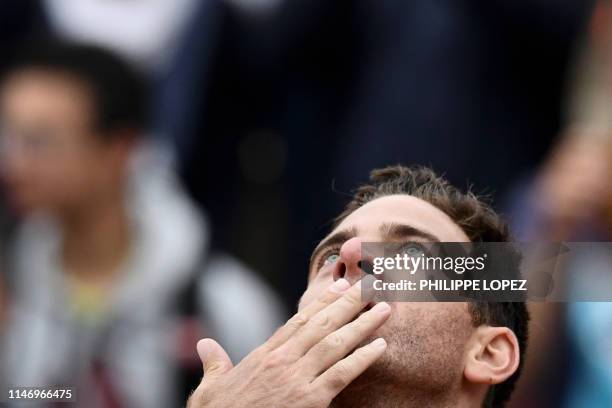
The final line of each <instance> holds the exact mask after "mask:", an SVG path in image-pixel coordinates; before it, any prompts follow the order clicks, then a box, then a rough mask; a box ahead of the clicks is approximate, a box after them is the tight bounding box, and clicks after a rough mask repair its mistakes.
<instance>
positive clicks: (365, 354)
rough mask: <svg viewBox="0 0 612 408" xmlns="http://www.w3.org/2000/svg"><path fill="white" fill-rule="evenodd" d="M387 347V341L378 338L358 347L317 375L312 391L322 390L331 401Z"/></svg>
mask: <svg viewBox="0 0 612 408" xmlns="http://www.w3.org/2000/svg"><path fill="white" fill-rule="evenodd" d="M386 349H387V342H386V341H385V340H384V339H383V338H378V339H376V340H374V341H373V342H371V343H370V344H368V345H366V346H363V347H361V348H358V349H357V350H355V351H354V352H353V353H352V354H351V355H349V356H348V357H346V358H345V359H343V360H340V361H338V362H337V363H336V364H334V365H333V366H331V367H330V368H329V369H328V370H327V371H325V372H324V373H323V374H321V375H320V376H319V377H317V379H316V380H314V381H313V382H312V383H311V385H312V387H313V392H324V393H326V394H327V396H328V399H329V400H330V401H331V400H332V399H333V398H334V397H335V396H336V395H338V394H339V393H340V391H342V390H343V389H344V388H345V387H346V386H347V385H349V384H350V383H351V382H352V381H353V380H354V379H355V378H357V377H358V376H359V375H361V373H363V372H364V371H365V370H366V369H367V368H368V367H370V366H371V365H372V364H373V363H374V362H375V361H376V360H378V359H379V358H380V356H382V355H383V354H384V352H385V350H386Z"/></svg>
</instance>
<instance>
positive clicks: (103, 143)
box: [0, 68, 128, 213]
mask: <svg viewBox="0 0 612 408" xmlns="http://www.w3.org/2000/svg"><path fill="white" fill-rule="evenodd" d="M95 123H96V114H95V106H94V103H93V98H92V95H91V93H90V89H89V88H88V87H87V85H86V83H84V82H83V81H80V80H79V79H77V78H75V77H72V76H70V75H69V74H64V73H62V72H60V71H53V70H43V69H35V68H32V69H24V70H21V71H17V72H16V73H13V74H12V75H10V76H9V77H8V78H7V79H6V80H5V81H4V83H3V84H2V87H1V88H0V154H1V159H2V160H1V164H0V175H1V176H2V181H3V182H4V187H5V188H6V196H7V197H8V200H9V204H10V205H11V206H12V207H13V208H14V209H15V210H17V211H19V212H29V211H32V210H38V209H45V210H49V211H52V212H58V213H62V212H70V211H78V210H79V208H82V206H84V205H89V204H95V203H96V202H97V201H98V200H101V199H103V198H104V197H105V196H107V195H108V194H112V193H113V192H114V191H115V190H116V189H117V188H119V185H120V184H121V179H122V177H123V171H124V166H125V160H126V154H127V150H128V149H127V146H126V142H125V141H124V140H122V138H109V137H107V136H108V135H105V134H104V133H103V132H101V131H98V130H97V129H96V125H95Z"/></svg>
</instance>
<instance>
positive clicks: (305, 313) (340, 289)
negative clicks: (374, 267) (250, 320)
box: [266, 279, 351, 348]
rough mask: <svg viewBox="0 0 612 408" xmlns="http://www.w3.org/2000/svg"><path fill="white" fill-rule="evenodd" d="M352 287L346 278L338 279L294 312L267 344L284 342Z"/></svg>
mask: <svg viewBox="0 0 612 408" xmlns="http://www.w3.org/2000/svg"><path fill="white" fill-rule="evenodd" d="M350 287H351V284H350V283H349V281H347V280H346V279H338V280H337V281H335V282H334V283H333V284H332V285H330V286H329V287H328V288H327V290H326V291H325V293H323V294H322V295H320V296H319V297H318V298H317V299H315V300H314V301H312V303H309V304H308V305H307V306H306V307H304V308H303V309H302V310H300V311H299V312H297V313H296V314H294V315H293V317H291V318H290V319H289V320H288V321H287V323H285V324H284V325H283V326H282V327H281V328H280V329H278V330H277V331H276V332H275V333H274V334H273V335H272V337H270V339H268V341H267V342H266V345H267V346H268V347H271V348H276V347H278V346H280V345H282V344H284V343H285V342H286V341H287V340H288V339H289V338H290V337H291V336H292V335H293V334H294V333H295V332H296V331H298V330H299V329H300V328H301V327H303V326H304V325H305V324H306V323H307V322H308V321H309V320H310V319H311V318H312V316H314V315H316V314H317V313H319V312H320V311H321V310H323V309H325V308H326V307H327V306H329V305H330V304H332V303H333V302H335V301H336V300H337V299H338V298H340V296H342V294H343V293H344V292H346V291H347V290H348V289H349V288H350Z"/></svg>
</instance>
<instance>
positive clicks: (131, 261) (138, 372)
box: [0, 43, 283, 407]
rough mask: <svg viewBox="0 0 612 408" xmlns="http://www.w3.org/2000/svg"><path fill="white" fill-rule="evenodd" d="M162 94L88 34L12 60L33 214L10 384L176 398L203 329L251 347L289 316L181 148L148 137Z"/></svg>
mask: <svg viewBox="0 0 612 408" xmlns="http://www.w3.org/2000/svg"><path fill="white" fill-rule="evenodd" d="M148 98H149V91H148V85H147V81H146V80H144V78H143V76H142V75H140V74H139V73H138V72H136V71H135V70H134V69H133V68H132V67H131V66H130V65H129V64H127V63H126V62H124V61H123V60H121V59H120V58H118V57H116V56H115V55H114V54H113V53H110V52H109V51H106V50H104V49H102V48H99V47H95V46H89V45H76V44H68V43H48V44H38V45H37V46H36V47H32V48H31V49H29V50H28V51H27V52H24V53H23V54H22V55H21V57H20V58H19V59H18V60H17V61H16V62H15V63H14V64H12V65H11V66H10V67H9V68H8V70H7V71H6V72H5V73H4V75H3V80H2V86H1V89H0V126H1V127H0V142H1V144H0V147H1V150H0V154H1V159H2V160H1V164H0V169H1V173H0V174H1V176H2V181H3V184H4V188H5V193H6V199H7V201H8V204H9V206H10V208H11V209H12V210H13V211H14V212H15V213H16V214H17V215H19V217H20V218H21V223H20V225H19V227H18V229H17V232H16V234H15V237H14V239H13V242H12V246H11V254H10V255H11V260H10V261H11V262H10V275H9V281H10V284H9V287H10V291H11V304H10V310H9V313H10V315H9V321H8V322H7V324H8V326H7V334H8V335H7V336H6V339H5V340H6V344H5V349H4V358H5V361H4V367H2V372H3V376H4V381H5V382H6V383H7V384H11V385H21V386H28V385H30V386H33V385H52V384H64V385H71V386H74V387H76V389H77V395H78V397H77V401H78V404H79V406H86V407H169V406H176V405H177V404H179V402H178V401H180V396H182V394H183V393H184V390H182V389H178V387H180V386H181V384H178V379H180V378H185V377H188V376H189V369H190V366H189V364H188V363H189V362H188V361H187V362H185V361H184V360H185V356H184V355H183V354H184V350H185V348H186V347H188V349H189V352H190V354H191V350H192V347H193V344H194V341H195V339H196V338H197V337H198V336H201V335H202V334H203V333H209V332H210V333H218V335H219V336H220V337H221V338H225V339H226V341H227V342H228V343H229V344H230V345H231V346H230V348H231V351H230V353H232V354H234V356H235V358H240V357H242V356H243V355H245V354H246V353H248V352H249V351H250V349H251V348H252V347H254V346H255V345H257V344H260V343H261V341H263V340H264V339H265V338H267V337H268V336H269V335H270V333H271V332H272V331H273V330H274V328H276V327H277V325H278V324H277V323H278V322H280V321H281V318H282V317H283V316H282V313H281V311H280V308H279V305H278V303H277V302H276V301H275V296H274V294H273V293H272V292H271V291H270V290H269V289H268V288H267V287H266V286H265V285H263V284H262V283H261V282H260V281H259V280H257V279H256V278H255V277H254V276H253V275H252V273H251V272H250V271H249V270H248V269H247V268H246V267H245V266H244V265H242V264H241V263H240V262H238V261H237V260H236V259H234V258H232V257H231V256H229V255H224V254H214V253H212V252H210V251H209V229H208V227H207V223H206V220H205V219H204V217H203V216H202V214H201V213H200V212H198V210H197V209H196V208H195V207H194V205H193V204H192V203H191V202H190V201H189V200H188V199H187V197H186V196H185V195H184V194H183V193H182V191H181V188H180V185H179V184H178V183H177V181H176V178H175V177H174V175H173V172H172V159H171V154H170V153H169V152H168V150H167V149H166V148H164V147H163V146H159V145H154V144H153V143H148V142H147V138H145V136H146V133H147V131H148V110H149V107H148V102H149V99H148ZM213 304H214V305H215V307H211V305H213ZM238 304H240V305H242V306H240V307H239V306H238ZM244 305H248V308H246V309H245V308H244ZM185 309H187V310H188V313H189V316H184V315H183V314H182V313H183V311H184V310H185ZM194 315H195V316H194ZM190 317H191V318H190ZM228 322H231V324H232V325H233V326H232V330H227V325H228ZM186 343H187V344H186ZM192 357H193V358H194V359H195V361H197V356H192ZM194 372H197V363H196V365H195V366H194ZM181 374H182V376H181ZM182 386H183V387H190V386H191V385H190V384H182Z"/></svg>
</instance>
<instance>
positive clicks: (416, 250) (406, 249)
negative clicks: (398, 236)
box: [401, 242, 425, 257]
mask: <svg viewBox="0 0 612 408" xmlns="http://www.w3.org/2000/svg"><path fill="white" fill-rule="evenodd" d="M401 251H402V253H404V254H406V255H408V256H409V257H419V256H424V255H425V249H424V248H423V246H422V245H419V244H417V243H414V242H410V243H408V244H405V245H403V246H402V249H401Z"/></svg>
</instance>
